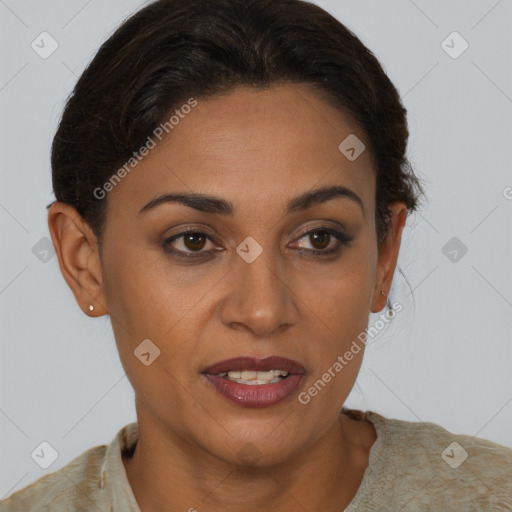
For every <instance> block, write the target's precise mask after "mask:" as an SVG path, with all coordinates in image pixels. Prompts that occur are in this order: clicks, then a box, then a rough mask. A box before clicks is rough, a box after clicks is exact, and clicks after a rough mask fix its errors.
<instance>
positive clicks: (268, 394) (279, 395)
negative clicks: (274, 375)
mask: <svg viewBox="0 0 512 512" xmlns="http://www.w3.org/2000/svg"><path fill="white" fill-rule="evenodd" d="M205 377H206V379H207V380H208V381H209V382H210V383H211V384H212V385H213V387H214V388H215V389H216V390H217V391H218V392H219V393H220V394H221V395H222V396H224V397H225V398H227V399H228V400H230V401H231V402H234V403H235V404H238V405H240V406H242V407H253V408H261V407H269V406H271V405H275V404H277V403H279V402H281V401H282V400H284V399H285V398H287V397H289V396H290V395H291V394H292V393H293V392H294V391H296V389H297V388H298V387H299V384H300V382H301V380H302V377H303V376H302V375H297V374H293V375H288V377H286V378H285V379H282V380H280V381H279V382H275V383H274V384H257V385H254V386H251V385H248V384H238V383H236V382H232V381H230V380H228V379H225V378H224V377H219V376H218V375H210V374H205Z"/></svg>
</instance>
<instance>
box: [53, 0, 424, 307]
mask: <svg viewBox="0 0 512 512" xmlns="http://www.w3.org/2000/svg"><path fill="white" fill-rule="evenodd" d="M278 83H285V84H286V83H288V84H294V83H304V84H309V85H312V86H313V87H314V88H315V90H316V91H318V92H319V93H320V94H321V96H322V97H323V98H324V99H325V100H326V101H328V102H329V103H330V104H332V105H333V106H335V107H336V108H338V109H340V110H342V111H343V112H344V113H345V114H347V115H349V116H350V117H351V119H353V120H355V121H356V122H357V123H358V124H359V125H360V127H361V128H362V129H363V130H364V132H365V133H366V135H367V138H368V141H369V143H370V148H369V150H370V151H371V155H372V157H373V160H374V162H375V163H376V165H375V167H376V174H377V176H376V192H375V193H376V196H375V203H376V207H375V224H376V237H377V242H378V244H379V245H380V243H381V242H382V240H384V238H385V236H386V233H387V223H388V219H389V214H390V211H389V205H390V204H391V203H393V202H395V201H403V202H404V203H405V204H406V205H407V209H408V212H409V213H410V212H412V211H414V210H416V209H417V208H418V205H419V197H420V195H424V192H423V189H422V186H421V184H420V179H419V178H418V177H417V176H416V175H415V174H414V173H413V171H412V169H411V165H410V163H409V161H408V159H407V158H406V156H405V152H406V148H407V140H408V136H409V132H408V128H407V119H406V110H405V108H404V106H403V105H402V102H401V99H400V96H399V94H398V91H397V90H396V88H395V87H394V86H393V84H392V83H391V81H390V80H389V78H388V76H387V75H386V73H385V72H384V70H383V69H382V67H381V66H380V64H379V62H378V61H377V59H376V58H375V56H374V55H373V53H372V52H371V51H370V50H369V49H368V48H366V47H365V46H364V45H363V43H362V42H361V41H360V40H359V39H358V38H357V37H356V36H355V35H354V34H353V33H352V32H351V31H350V30H349V29H348V28H346V27H345V26H344V25H343V24H342V23H341V22H339V21H338V20H337V19H336V18H334V17H333V16H331V15H330V14H329V13H328V12H326V11H325V10H323V9H321V8H320V7H318V6H316V5H314V4H311V3H309V2H306V1H301V0H279V1H277V0H157V1H155V2H153V3H150V4H149V5H147V6H146V7H144V8H142V9H141V10H139V11H138V12H136V13H135V14H134V15H132V16H131V17H130V18H128V19H127V20H126V21H124V22H123V23H122V24H121V26H120V27H119V28H118V29H117V30H116V31H115V32H114V33H113V34H112V35H111V36H110V37H109V38H108V40H107V41H105V42H104V43H103V44H102V46H101V47H100V49H99V50H98V52H97V53H96V55H95V57H94V58H93V60H92V61H91V62H90V64H89V65H88V66H87V68H86V69H85V71H84V72H83V73H82V75H81V76H80V78H79V80H78V82H77V83H76V85H75V88H74V90H73V92H72V93H71V95H70V97H69V98H68V100H67V103H66V106H65V109H64V112H63V114H62V119H61V121H60V124H59V127H58V130H57V133H56V134H55V137H54V139H53V144H52V156H51V164H52V183H53V190H54V193H55V197H56V199H57V201H61V202H64V203H67V204H70V205H72V206H73V207H74V208H75V209H76V210H77V212H78V213H79V214H80V215H81V216H82V218H83V219H84V220H85V221H86V222H87V223H88V224H89V225H90V226H91V228H92V230H93V232H94V234H95V235H96V236H97V238H98V244H99V249H100V252H101V244H102V234H103V231H104V224H105V218H106V209H107V198H108V197H107V196H105V197H104V198H101V199H98V197H97V196H96V194H95V193H94V191H95V190H98V188H99V187H102V186H103V185H104V184H105V183H106V182H108V181H109V179H111V177H112V176H113V174H114V173H115V172H116V170H118V169H119V168H120V167H121V166H123V165H124V164H125V163H126V162H127V161H128V160H129V159H130V158H131V157H132V156H133V154H134V153H135V152H137V150H138V149H139V148H140V147H141V146H143V144H144V142H145V141H146V139H147V137H148V136H149V134H151V133H153V131H154V130H155V129H156V128H157V127H158V126H159V125H161V124H162V123H163V122H164V120H166V119H167V118H168V117H169V115H170V113H171V112H172V111H173V110H175V109H176V108H177V107H179V106H180V105H183V104H184V103H186V102H187V99H190V98H191V97H193V98H207V97H209V96H213V95H217V94H222V93H227V92H230V91H231V90H233V88H234V87H236V86H250V87H254V88H257V89H262V88H267V87H270V86H271V85H273V84H278ZM340 142H341V141H340ZM389 304H390V303H389ZM389 307H391V306H390V305H389Z"/></svg>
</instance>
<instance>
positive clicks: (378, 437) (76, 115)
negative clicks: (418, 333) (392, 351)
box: [0, 0, 512, 512]
mask: <svg viewBox="0 0 512 512" xmlns="http://www.w3.org/2000/svg"><path fill="white" fill-rule="evenodd" d="M407 138H408V130H407V122H406V111H405V109H404V107H403V105H402V104H401V101H400V98H399V95H398V92H397V91H396V89H395V87H394V86H393V85H392V83H391V82H390V81H389V79H388V77H387V76H386V74H385V73H384V71H383V69H382V68H381V66H380V65H379V63H378V62H377V60H376V59H375V57H374V56H373V54H372V53H371V52H370V51H369V50H368V49H367V48H365V47H364V45H363V44H362V43H361V42H360V41H359V40H358V39H357V38H356V37H355V36H354V35H353V34H352V33H351V32H350V31H348V30H347V29H346V28H345V27H344V26H343V25H342V24H341V23H340V22H338V21H337V20H336V19H334V18H333V17H332V16H330V15H329V14H328V13H326V12H325V11H323V10H322V9H320V8H319V7H317V6H315V5H313V4H310V3H307V2H302V1H299V0H285V1H279V2H278V1H275V0H273V1H272V0H258V1H247V0H210V1H207V2H206V1H199V0H159V1H156V2H154V3H151V4H149V5H148V6H146V7H144V8H143V9H142V10H140V11H139V12H137V13H136V14H134V15H133V16H132V17H131V18H130V19H128V20H127V21H126V22H124V23H123V25H122V26H121V27H120V28H119V29H118V30H117V31H116V32H115V33H114V34H113V35H112V36H111V37H110V38H109V40H108V41H107V42H106V43H105V44H104V45H103V46H102V47H101V49H100V50H99V51H98V53H97V55H96V56H95V58H94V59H93V61H92V62H91V64H90V65H89V66H88V68H87V69H86V70H85V72H84V73H83V75H82V76H81V78H80V79H79V81H78V83H77V85H76V87H75V89H74V92H73V95H72V96H71V97H70V99H69V101H68V103H67V105H66V108H65V110H64V113H63V116H62V120H61V123H60V125H59V128H58V131H57V133H56V135H55V138H54V142H53V147H52V171H53V186H54V192H55V196H56V199H57V201H56V202H55V203H53V204H52V205H51V207H50V209H49V214H48V223H49V228H50V233H51V236H52V241H53V243H54V246H55V249H56V253H57V255H58V260H59V266H60V269H61V272H62V274H63V276H64V278H65V280H66V282H67V284H68V285H69V286H70V288H71V290H72V291H73V293H74V296H75V298H76V300H77V303H78V304H79V306H80V307H81V308H82V309H83V311H84V312H85V313H86V314H89V315H90V316H93V317H96V316H102V315H106V314H108V315H109V316H110V318H111V321H112V326H113V330H114V335H115V339H116V344H117V347H118V350H119V354H120V358H121V361H122V364H123V367H124V369H125V371H126V373H127V376H128V378H129V380H130V382H131V384H132V386H133V388H134V390H135V396H136V410H137V422H136V423H132V424H130V425H127V426H126V427H124V428H123V429H121V430H120V431H119V433H118V435H117V436H116V437H115V439H114V440H113V441H112V443H111V444H110V445H109V446H97V447H94V448H91V449H90V450H88V451H86V452H84V453H83V454H81V455H79V456H78V457H77V458H76V459H74V460H73V461H72V462H70V463H69V464H68V465H67V466H65V467H64V468H62V469H60V470H58V471H56V472H54V473H52V474H49V475H46V476H45V477H43V478H41V479H39V480H38V481H37V482H35V483H33V484H31V485H29V486H28V487H26V488H25V489H22V490H21V491H18V492H16V493H15V494H13V495H12V496H11V497H9V498H8V499H6V500H4V502H2V504H1V505H0V510H2V512H3V511H15V510H24V511H25V510H38V511H40V510H48V511H52V512H54V511H63V510H105V511H106V510H113V511H137V512H138V511H142V512H153V511H162V510H166V511H187V510H188V511H195V510H197V511H202V510H205V511H206V510H208V511H235V510H237V511H238V510H247V511H256V510H265V511H267V512H268V511H277V510H279V511H281V512H282V511H292V510H294V511H295V510H308V511H317V510H322V511H333V512H334V511H337V512H339V511H341V510H345V511H350V512H353V511H359V510H362V511H369V510H370V511H377V510H379V511H381V510H390V511H391V510H392V511H396V510H404V511H405V510H410V511H413V510H511V506H510V503H512V469H511V468H512V450H511V449H509V448H507V447H505V446H501V445H499V444H496V443H493V442H491V441H488V440H485V439H481V438H473V437H470V436H464V435H454V434H452V433H450V432H448V431H447V430H445V429H444V428H442V427H441V426H439V425H436V424H433V423H412V422H406V421H401V420H395V419H391V418H385V417H384V416H381V415H379V414H377V413H376V412H373V411H366V412H364V413H363V412H362V411H350V410H346V409H342V406H343V404H344V402H345V399H346V398H347V396H348V394H349V393H350V391H351V389H352V387H353V385H354V382H355V380H356V378H357V374H358V371H359V368H360V366H361V363H362V358H363V354H364V348H365V341H366V340H365V332H366V328H367V326H368V316H369V313H370V312H373V313H378V312H381V311H382V310H383V309H384V308H386V306H387V314H388V315H389V316H390V317H392V316H393V314H394V311H396V310H397V309H399V308H400V307H401V305H400V304H399V303H396V302H395V303H394V304H392V303H391V301H390V300H389V298H388V294H389V290H390V288H391V284H392V279H393V274H394V271H395V268H396V263H397V258H398V253H399V249H400V243H401V234H402V230H403V227H404V225H405V222H406V218H407V214H408V213H410V212H413V211H415V210H416V209H417V208H418V204H419V197H420V195H421V194H422V193H423V191H422V187H421V185H420V180H419V179H418V178H417V177H416V176H415V175H414V174H413V172H412V171H411V169H410V166H409V165H408V162H407V159H406V157H405V150H406V146H407ZM340 410H341V414H340ZM507 507H508V508H507Z"/></svg>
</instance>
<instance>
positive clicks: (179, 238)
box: [163, 230, 215, 258]
mask: <svg viewBox="0 0 512 512" xmlns="http://www.w3.org/2000/svg"><path fill="white" fill-rule="evenodd" d="M208 242H210V244H211V245H212V246H213V248H211V249H209V250H203V249H204V248H205V246H206V244H207V243H208ZM163 248H164V250H165V251H166V252H169V253H171V254H175V255H176V256H179V257H183V258H193V257H195V256H198V257H199V256H201V257H203V256H206V255H207V254H208V253H211V252H212V251H213V250H214V248H215V245H214V244H213V242H212V239H211V237H210V236H209V235H208V234H206V233H203V232H202V231H193V230H188V231H183V232H181V233H178V234H177V235H174V236H172V237H171V238H167V239H166V240H165V241H164V243H163Z"/></svg>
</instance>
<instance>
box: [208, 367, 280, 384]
mask: <svg viewBox="0 0 512 512" xmlns="http://www.w3.org/2000/svg"><path fill="white" fill-rule="evenodd" d="M287 375H288V372H286V371H284V370H269V371H267V372H254V371H245V370H244V371H242V372H241V371H230V372H221V373H219V374H218V376H219V377H227V378H228V379H229V380H234V381H236V382H238V383H241V384H269V383H274V382H279V381H280V380H281V377H286V376H287Z"/></svg>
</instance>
